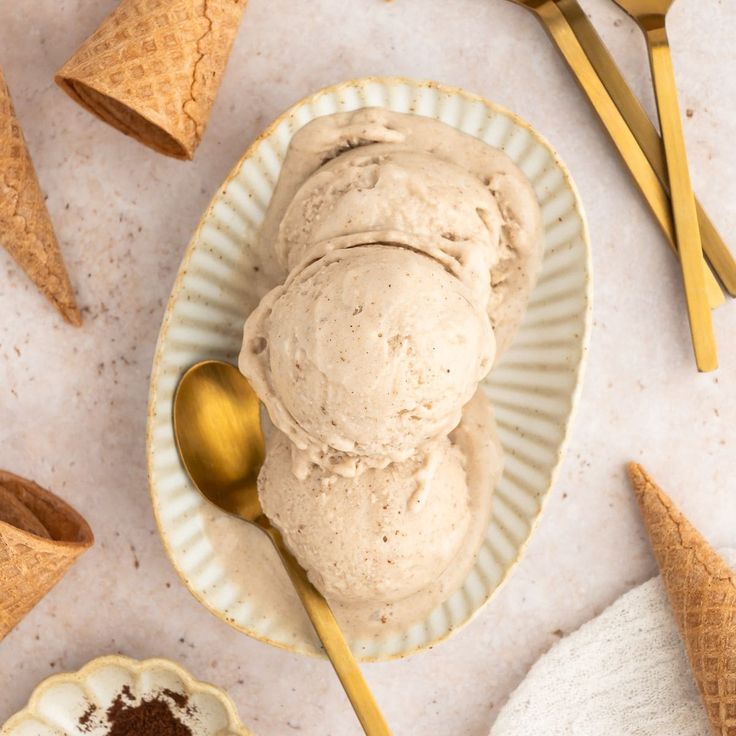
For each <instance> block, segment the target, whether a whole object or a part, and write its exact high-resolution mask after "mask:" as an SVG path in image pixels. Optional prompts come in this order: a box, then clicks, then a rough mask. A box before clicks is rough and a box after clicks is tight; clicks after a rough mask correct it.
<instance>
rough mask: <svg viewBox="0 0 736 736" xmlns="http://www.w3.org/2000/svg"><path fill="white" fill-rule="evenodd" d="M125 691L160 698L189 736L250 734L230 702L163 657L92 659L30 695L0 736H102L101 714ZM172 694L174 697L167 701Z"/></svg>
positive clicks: (132, 698) (133, 698)
mask: <svg viewBox="0 0 736 736" xmlns="http://www.w3.org/2000/svg"><path fill="white" fill-rule="evenodd" d="M124 689H125V696H124V697H125V702H127V703H130V704H132V705H137V704H139V703H140V702H141V700H142V699H144V698H145V699H150V698H155V697H157V696H161V697H164V698H166V702H167V703H168V704H169V707H170V709H171V711H172V713H174V715H175V716H176V717H177V718H178V719H179V720H180V721H181V722H182V723H183V724H184V725H186V726H188V727H189V728H190V730H191V731H192V735H193V736H253V735H252V733H251V732H250V731H248V729H246V728H245V727H244V726H243V725H242V724H241V723H240V720H239V718H238V714H237V713H236V711H235V707H234V706H233V704H232V702H231V701H230V698H228V696H227V695H226V694H225V693H224V692H223V691H222V690H219V689H218V688H216V687H214V686H213V685H208V684H206V683H204V682H198V681H197V680H195V679H194V678H193V677H192V676H191V675H190V674H189V673H188V672H186V671H185V670H183V669H182V668H181V667H179V665H177V664H175V663H174V662H170V661H169V660H166V659H147V660H145V661H144V662H137V661H136V660H134V659H129V658H128V657H120V656H111V657H101V658H100V659H95V660H93V661H92V662H90V663H89V664H87V665H86V666H85V667H83V668H82V669H81V670H80V671H79V672H74V673H66V674H60V675H54V676H53V677H50V678H49V679H48V680H44V681H43V682H42V683H41V684H40V685H39V686H38V687H37V688H36V689H35V690H34V692H33V695H32V696H31V700H30V702H29V703H28V706H27V707H26V708H25V710H22V711H21V712H20V713H17V714H16V715H14V716H13V717H12V718H11V719H10V720H9V721H8V722H7V723H6V724H5V725H4V726H3V727H2V729H0V734H1V735H2V736H80V735H81V734H84V735H86V736H102V734H106V733H108V731H109V727H110V724H109V722H107V718H106V715H105V714H106V713H107V710H108V708H110V706H111V705H112V704H113V703H114V702H115V700H116V698H117V697H118V696H119V695H120V694H121V693H122V692H123V691H124ZM172 696H173V697H172Z"/></svg>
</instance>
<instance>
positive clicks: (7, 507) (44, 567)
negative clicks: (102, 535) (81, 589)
mask: <svg viewBox="0 0 736 736" xmlns="http://www.w3.org/2000/svg"><path fill="white" fill-rule="evenodd" d="M9 499H12V500H9ZM93 541H94V537H93V536H92V530H91V529H90V528H89V525H88V524H87V522H86V521H85V520H84V519H83V518H82V517H81V516H80V515H79V514H78V513H77V512H76V511H75V510H74V509H73V508H71V507H70V506H68V505H67V504H66V503H64V502H63V501H62V500H61V499H60V498H58V497H56V496H55V495H54V494H53V493H50V492H49V491H46V490H44V489H43V488H41V486H39V485H37V484H36V483H33V482H32V481H29V480H25V479H24V478H20V477H18V476H17V475H13V474H12V473H8V472H6V471H4V470H0V640H2V639H3V638H4V637H5V636H6V635H7V634H8V633H9V632H10V631H11V629H12V628H13V627H14V626H15V625H16V624H17V623H18V622H19V621H20V620H21V619H22V618H23V617H24V616H25V615H26V614H27V613H28V612H29V611H30V610H31V609H32V608H33V607H34V606H35V605H36V603H38V602H39V601H40V600H41V598H43V597H44V596H45V595H46V593H48V592H49V590H51V588H53V587H54V585H56V583H57V582H59V580H60V579H61V578H62V577H63V576H64V573H66V571H67V570H68V569H69V568H70V567H71V566H72V564H73V563H74V562H75V561H76V559H77V558H78V557H79V556H80V555H81V554H82V553H83V552H84V551H85V550H87V549H89V547H91V546H92V543H93Z"/></svg>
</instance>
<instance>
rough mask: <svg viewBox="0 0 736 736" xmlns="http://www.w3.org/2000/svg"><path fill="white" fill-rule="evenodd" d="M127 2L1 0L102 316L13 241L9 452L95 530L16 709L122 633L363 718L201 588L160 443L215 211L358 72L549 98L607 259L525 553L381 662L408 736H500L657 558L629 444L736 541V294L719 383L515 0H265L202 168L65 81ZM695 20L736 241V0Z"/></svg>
mask: <svg viewBox="0 0 736 736" xmlns="http://www.w3.org/2000/svg"><path fill="white" fill-rule="evenodd" d="M583 4H584V5H585V8H586V10H588V11H589V13H590V14H591V16H592V19H593V21H594V22H595V24H596V26H597V28H599V30H600V32H601V34H602V35H603V36H604V38H605V40H606V41H607V42H608V43H609V44H610V46H611V48H612V50H613V51H614V53H615V55H616V58H617V59H618V60H619V62H620V63H621V65H622V67H623V69H624V71H625V73H626V76H627V78H628V79H629V80H630V82H631V83H632V85H633V87H634V88H635V90H636V91H637V92H638V93H639V94H640V95H641V96H642V98H643V99H644V100H645V101H646V104H647V107H648V108H649V109H650V110H653V97H652V92H651V87H650V82H649V76H648V69H647V62H646V52H645V48H644V43H643V40H642V37H641V35H640V34H639V32H638V31H637V30H636V28H635V27H634V25H633V24H632V23H631V22H630V21H629V20H628V18H626V17H625V16H624V15H623V14H622V13H621V12H620V11H619V10H618V9H617V8H616V7H615V6H614V5H613V3H612V2H611V1H610V0H583ZM114 6H115V0H32V1H31V2H2V3H0V65H2V67H3V69H4V72H5V75H6V78H7V81H8V84H9V85H10V88H11V90H12V92H13V95H14V98H15V103H16V108H17V112H18V115H19V117H20V120H21V122H22V124H23V127H24V129H25V133H26V137H27V139H28V143H29V146H30V149H31V151H32V154H33V158H34V160H35V164H36V168H37V170H38V174H39V177H40V179H41V182H42V185H43V187H44V189H45V191H46V192H47V193H48V206H49V209H50V211H51V214H52V217H53V220H54V222H55V224H56V227H57V231H58V234H59V237H60V240H61V242H62V244H63V249H64V253H65V257H66V259H67V264H68V267H69V270H70V273H71V276H72V280H73V282H74V284H75V287H76V288H77V291H78V295H79V301H80V304H81V305H82V306H83V308H84V317H85V323H84V327H83V328H82V329H81V330H75V329H73V328H70V327H66V326H65V325H63V324H62V323H61V321H60V320H59V319H58V318H57V316H56V314H55V313H54V312H53V311H52V309H51V308H49V307H47V305H46V303H45V302H44V301H43V300H42V298H41V297H40V296H38V295H37V293H36V292H35V290H34V289H33V288H32V287H31V286H30V285H29V283H28V282H27V280H26V279H25V278H24V277H23V276H22V274H21V273H20V272H19V271H18V269H17V268H16V267H15V266H14V264H13V263H12V262H11V260H10V258H9V257H8V256H7V255H6V254H5V253H4V252H1V251H0V467H2V468H7V469H8V470H11V471H13V472H16V473H19V474H22V475H25V476H28V477H31V478H33V479H35V480H36V481H38V482H39V483H41V484H42V485H45V486H46V487H48V488H50V489H52V490H54V491H55V492H57V493H59V494H60V495H62V496H63V497H64V498H65V499H66V500H68V501H70V502H71V503H72V504H73V505H75V506H76V507H77V508H78V509H79V510H80V511H82V512H83V513H84V515H85V516H86V517H87V519H88V520H89V522H90V524H91V525H92V527H93V528H94V531H95V534H96V536H97V544H96V546H95V547H94V549H93V550H92V551H90V552H89V553H88V554H86V555H85V556H84V557H83V558H82V559H81V560H80V562H79V563H78V564H77V565H76V566H75V567H74V568H73V570H72V571H71V572H70V573H69V574H68V575H67V577H66V578H65V579H64V580H63V581H62V583H61V584H60V585H59V586H58V587H57V588H56V589H55V590H54V591H53V593H52V594H51V595H49V596H48V597H47V598H46V599H45V600H43V601H42V603H41V604H40V605H39V606H38V607H37V608H36V609H35V610H34V611H33V612H32V613H31V615H29V616H28V617H27V618H26V619H25V620H24V621H23V622H22V624H21V625H20V626H19V627H18V628H17V629H16V630H15V631H14V632H13V633H12V634H11V635H10V636H9V637H8V638H7V639H6V640H5V641H3V642H2V643H0V722H3V721H4V720H5V719H6V718H7V717H8V716H10V715H11V714H12V713H13V712H15V711H16V710H18V709H20V708H21V707H22V706H23V705H24V704H25V702H26V700H27V699H28V696H29V695H30V693H31V691H32V689H33V688H34V686H35V685H36V684H37V683H38V682H39V681H40V680H41V679H43V678H45V677H47V676H48V675H50V674H52V673H55V672H59V671H65V670H73V669H77V668H79V667H80V666H81V665H83V664H84V663H85V662H87V661H88V660H89V659H92V658H93V657H96V656H99V655H102V654H108V653H114V652H121V653H124V654H127V655H130V656H133V657H138V658H144V657H148V656H154V655H160V656H165V657H170V658H171V659H174V660H177V661H178V662H180V663H181V664H183V665H184V666H185V667H187V668H188V669H190V670H191V671H192V672H193V674H194V675H196V676H197V677H199V678H201V679H205V680H209V681H212V682H215V683H217V684H219V685H220V686H222V687H223V688H225V689H226V690H227V691H228V692H229V693H230V695H231V696H232V697H233V699H234V701H235V703H236V705H237V707H238V709H239V711H240V713H241V715H242V717H243V720H244V721H245V723H246V724H247V725H248V726H249V727H251V728H252V729H253V730H254V731H256V732H257V733H258V734H259V735H260V736H290V735H291V734H303V735H304V736H352V735H353V734H358V733H360V731H359V728H358V726H357V724H356V721H355V720H354V717H353V715H352V713H351V711H350V709H349V707H348V704H347V701H346V699H345V697H344V696H343V694H342V691H341V689H340V686H339V684H338V682H337V680H336V678H335V677H334V675H333V672H332V670H331V668H330V666H329V664H327V663H326V662H323V661H318V660H314V659H308V658H303V657H299V656H296V655H292V654H289V653H286V652H283V651H280V650H277V649H274V648H271V647H269V646H267V645H265V644H261V643H259V642H257V641H254V640H251V639H249V638H248V637H246V636H244V635H241V634H238V633H237V632H236V631H234V630H233V629H231V628H229V627H228V626H227V625H225V624H224V623H221V622H220V621H218V620H217V619H216V618H214V617H213V616H211V615H210V614H209V613H207V611H205V610H204V608H202V607H201V606H200V605H199V604H198V603H197V602H196V601H195V600H194V598H193V597H192V596H191V595H190V594H189V593H188V592H187V590H186V589H185V588H184V586H183V585H182V584H181V582H180V581H179V579H178V577H177V575H176V573H175V572H174V570H173V568H172V566H171V564H170V563H169V561H168V560H167V558H166V556H165V554H164V551H163V548H162V545H161V543H160V541H159V538H158V535H157V533H156V527H155V525H154V520H153V515H152V512H151V507H150V503H149V498H148V490H147V481H146V464H145V453H144V434H145V420H146V400H147V390H148V378H149V369H150V365H151V359H152V356H153V350H154V344H155V341H156V336H157V333H158V328H159V323H160V320H161V317H162V314H163V310H164V304H165V303H166V299H167V297H168V294H169V290H170V288H171V285H172V283H173V280H174V275H175V273H176V270H177V267H178V265H179V260H180V257H181V254H182V252H183V250H184V248H185V246H186V244H187V242H188V240H189V237H190V235H191V233H192V231H193V229H194V227H195V225H196V223H197V221H198V219H199V217H200V215H201V213H202V211H203V210H204V208H205V206H206V205H207V203H208V201H209V199H210V197H211V195H212V194H213V193H214V191H215V189H216V188H217V187H218V186H219V184H220V183H221V181H222V180H223V178H224V177H225V175H226V174H227V172H228V170H229V169H230V168H231V166H232V165H233V164H234V162H235V161H236V160H237V159H238V158H239V156H240V155H241V153H242V152H243V151H244V149H245V148H246V146H247V145H248V143H249V142H250V141H251V140H252V139H253V138H254V137H255V136H256V135H257V134H258V132H259V131H260V130H261V129H262V128H263V127H264V126H265V125H266V124H267V123H268V122H269V121H270V120H271V119H272V118H274V117H275V116H276V115H277V114H278V113H279V112H280V111H282V110H283V109H284V108H285V107H287V106H288V105H290V104H291V103H292V102H294V101H295V100H297V99H298V98H300V97H302V96H303V95H305V94H308V93H310V92H312V91H314V90H316V89H318V88H320V87H322V86H324V85H328V84H332V83H334V82H338V81H341V80H343V79H347V78H352V77H358V76H364V75H371V74H386V75H396V74H398V75H407V76H413V77H418V78H432V79H436V80H439V81H442V82H446V83H449V84H453V85H459V86H461V87H465V88H467V89H469V90H471V91H474V92H478V93H480V94H482V95H484V96H486V97H488V98H490V99H491V100H493V101H494V102H497V103H500V104H501V105H504V106H506V107H508V108H510V109H511V110H514V111H515V112H517V113H518V114H520V115H521V116H522V117H524V118H526V120H528V121H529V122H530V123H531V124H532V125H534V126H535V127H536V128H537V129H538V130H539V131H540V132H541V133H542V134H543V135H545V136H546V137H547V138H548V139H549V140H550V141H551V142H552V144H553V145H554V146H555V147H556V149H557V150H558V151H559V153H560V156H561V157H562V158H563V160H564V161H565V162H566V163H567V165H568V166H569V167H570V169H571V171H572V174H573V176H574V178H575V181H576V182H577V185H578V187H579V189H580V192H581V194H582V198H583V202H584V205H585V207H586V210H587V215H588V219H589V223H590V232H591V239H592V245H593V261H594V271H595V296H594V328H593V335H592V344H591V349H590V356H589V362H588V368H587V373H586V378H585V383H584V387H583V393H582V397H581V405H580V410H579V412H578V414H577V418H576V421H575V422H574V427H573V431H572V436H571V438H570V444H569V449H568V453H567V456H566V459H565V461H564V466H563V468H562V472H561V473H560V475H559V478H558V481H557V483H556V484H555V487H554V488H553V490H552V492H551V499H550V503H549V505H548V506H547V509H546V512H545V514H544V516H543V518H542V521H541V524H540V525H539V527H538V530H537V531H536V533H535V534H534V536H533V539H532V541H531V545H530V547H529V549H528V551H527V553H526V555H525V556H524V558H523V560H522V562H521V564H520V565H519V566H518V568H517V569H516V571H515V573H514V574H513V576H512V577H511V579H510V580H509V582H508V584H507V585H506V586H505V587H504V589H503V590H502V591H501V592H500V594H499V595H498V596H497V597H496V598H495V599H494V600H493V602H492V603H491V604H490V605H489V606H488V607H487V608H486V609H485V610H484V611H483V612H482V614H481V615H480V616H479V617H478V618H477V619H476V620H475V621H474V622H473V623H472V624H471V625H469V626H468V627H467V628H466V629H464V630H463V631H462V632H460V633H459V634H458V635H457V636H456V637H454V638H453V639H451V640H450V641H449V642H446V643H444V644H441V645H439V646H437V647H436V648H435V649H434V650H432V651H429V652H426V653H424V654H419V655H416V656H414V657H412V658H410V659H407V660H403V661H399V662H393V663H387V664H377V665H369V666H366V667H365V672H366V676H367V679H368V681H369V682H370V684H371V686H372V687H373V688H374V690H375V694H376V697H377V699H378V701H379V702H380V704H381V705H382V707H383V709H384V711H385V714H386V717H387V719H388V721H389V722H390V723H391V725H392V727H393V730H394V733H395V734H396V736H418V735H420V734H432V736H485V734H487V733H488V730H489V728H490V726H491V723H492V722H493V718H494V714H495V713H496V712H497V710H498V708H499V707H500V706H501V705H502V704H503V702H504V701H505V699H506V698H507V697H508V695H509V693H510V691H511V690H512V689H513V688H514V687H515V686H516V685H517V684H518V683H519V682H520V680H521V679H522V678H523V676H524V674H525V673H526V672H527V670H528V668H529V667H530V666H531V664H532V663H533V662H534V660H535V659H536V658H537V657H538V656H539V655H540V654H541V653H542V652H544V651H545V650H546V649H547V648H548V647H549V646H550V645H551V644H553V643H554V642H555V640H556V639H557V638H558V637H559V636H561V635H563V634H564V633H565V632H568V631H571V630H573V629H575V628H576V627H578V626H579V625H580V624H581V623H583V622H584V621H586V620H587V619H589V618H590V617H591V616H593V615H594V614H595V613H597V612H599V611H601V610H602V609H603V608H604V607H606V606H607V605H608V604H609V603H611V602H612V601H613V600H614V599H615V598H616V597H617V596H618V595H620V594H621V593H622V592H624V591H626V590H628V589H629V588H631V587H632V586H633V585H635V584H636V583H638V582H641V581H643V580H645V579H646V578H648V577H649V576H650V575H651V574H652V573H653V572H654V569H655V567H654V562H653V559H652V557H651V556H650V553H649V549H648V547H647V544H646V541H645V536H644V530H643V528H642V526H641V524H640V522H639V520H638V517H637V513H636V510H635V507H634V503H633V498H632V494H631V493H630V490H629V487H628V484H627V482H626V481H625V477H624V463H625V462H626V461H627V460H630V459H639V460H642V461H643V462H644V463H645V464H646V466H647V468H648V469H649V470H650V471H651V472H652V473H653V475H654V476H655V477H656V478H657V479H658V480H659V481H660V482H661V484H662V485H663V486H664V487H665V488H666V489H668V490H669V491H670V492H671V494H672V495H673V496H674V497H675V499H676V500H677V501H678V502H679V503H680V504H681V506H682V508H683V510H684V511H685V512H686V513H687V514H688V515H689V516H690V518H691V519H692V520H693V522H694V523H695V524H696V525H697V526H698V527H700V529H702V531H703V532H704V534H705V535H706V536H707V537H708V538H709V539H710V540H711V541H712V542H713V543H715V544H720V545H728V544H730V545H731V546H733V545H734V544H735V543H736V480H735V479H734V478H733V473H734V469H735V468H736V465H735V464H734V446H735V445H736V390H734V387H733V383H734V379H736V340H735V339H734V334H736V304H734V303H729V304H727V305H726V306H725V307H724V308H722V309H720V310H719V311H718V312H717V314H716V316H715V325H716V329H717V332H718V336H719V339H720V342H719V344H720V358H721V366H722V367H721V369H720V371H719V372H718V373H715V374H710V375H698V374H697V373H696V372H695V370H694V367H693V361H692V357H691V351H690V347H689V342H688V328H687V322H686V318H685V310H684V304H683V298H682V293H681V288H680V284H679V276H678V270H677V266H676V263H675V260H674V259H673V258H672V256H671V255H670V253H669V252H668V251H667V249H666V247H665V245H664V241H663V239H662V237H661V236H660V234H659V232H658V231H657V229H656V227H655V225H654V224H653V220H652V217H651V216H650V214H649V212H648V210H647V209H646V206H645V204H644V203H643V201H642V199H641V198H640V196H639V195H638V193H637V191H636V190H635V188H634V186H633V185H632V183H631V181H630V179H629V176H628V174H627V172H626V170H625V169H624V167H623V165H622V164H621V163H620V161H619V159H618V157H617V155H616V153H615V151H614V148H613V146H612V145H611V143H610V142H609V141H608V139H607V138H606V136H605V135H604V133H603V132H602V128H601V126H600V125H599V124H598V122H597V119H596V118H595V117H594V114H593V113H592V112H591V110H590V108H589V107H588V104H587V102H586V100H585V99H584V98H583V96H582V94H581V93H580V92H579V91H578V89H577V87H576V85H575V83H574V82H573V80H572V77H571V76H570V74H569V73H568V71H567V68H566V67H565V66H564V64H563V63H562V61H561V60H560V58H559V57H558V55H557V53H556V51H555V50H554V49H553V48H552V46H551V45H550V43H549V42H548V41H547V39H546V36H545V35H544V33H543V31H542V30H541V28H540V27H539V26H538V24H537V22H536V21H535V20H534V18H533V17H532V16H531V15H530V14H529V13H527V12H526V11H525V10H523V9H522V8H519V7H517V6H514V5H512V4H511V3H510V2H507V1H506V0H452V2H440V1H439V0H394V1H393V2H385V1H384V0H353V1H352V2H349V3H348V2H344V1H343V0H311V1H310V2H306V1H303V0H302V1H296V0H250V6H249V7H248V9H247V11H246V14H245V17H244V21H243V26H242V28H241V32H240V35H239V36H238V39H237V42H236V45H235V48H234V51H233V54H232V57H231V59H230V64H229V66H228V69H227V73H226V76H225V79H224V82H223V85H222V88H221V91H220V94H219V97H218V99H217V103H216V105H215V108H214V110H213V113H212V116H211V119H210V124H209V128H208V130H207V134H206V137H205V140H204V142H203V144H202V145H201V147H200V148H199V150H198V152H197V154H196V157H195V159H194V161H193V162H189V163H182V162H178V161H173V160H170V159H167V158H165V157H163V156H161V155H158V154H156V153H153V152H151V151H149V150H148V149H146V148H144V147H143V146H141V145H140V144H138V143H136V142H134V141H133V140H131V139H129V138H125V137H124V136H122V135H121V134H120V133H118V132H117V131H115V130H113V129H112V128H110V127H108V126H106V125H104V124H102V123H100V122H99V121H98V120H97V119H95V118H93V117H92V116H91V115H89V114H88V113H87V112H85V111H84V110H82V109H81V108H80V107H78V106H77V105H76V104H74V103H73V102H72V101H71V100H70V99H69V98H67V96H66V95H65V94H64V93H62V92H61V91H60V90H59V89H58V88H57V87H56V86H55V85H54V83H53V74H54V72H55V71H56V70H57V69H58V68H59V67H60V66H61V64H62V63H63V62H64V61H65V60H66V59H67V58H68V57H69V55H70V54H71V53H72V52H73V51H74V50H75V48H76V47H77V46H78V45H79V43H80V42H81V41H82V40H83V39H84V38H86V36H88V35H89V34H90V33H91V32H92V31H93V30H94V29H95V27H96V26H97V24H98V23H99V22H100V21H101V20H102V18H103V17H104V16H105V15H106V14H107V13H108V12H109V11H110V10H111V9H112V8H113V7H114ZM671 38H672V41H673V43H674V45H675V64H676V68H677V74H678V82H679V88H680V93H681V102H682V106H683V111H685V110H686V111H687V117H686V118H685V131H686V136H687V143H688V150H689V153H690V161H691V167H692V172H693V178H694V181H695V184H696V188H697V191H698V193H699V195H700V197H701V199H702V201H703V202H704V203H705V204H706V206H707V209H708V210H709V212H710V214H711V215H712V218H713V220H714V221H715V222H716V223H717V224H718V226H719V228H720V229H721V231H722V232H723V233H724V234H725V236H726V240H727V241H729V242H730V244H731V245H732V246H733V247H736V207H734V205H733V203H734V202H735V201H736V176H735V175H734V171H735V170H736V146H735V145H734V141H736V44H734V38H736V6H735V5H734V4H733V3H731V2H727V0H716V1H714V2H707V3H706V2H701V1H700V0H680V2H678V3H677V4H676V5H675V7H674V10H673V11H672V17H671Z"/></svg>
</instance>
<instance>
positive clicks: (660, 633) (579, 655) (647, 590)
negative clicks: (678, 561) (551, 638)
mask: <svg viewBox="0 0 736 736" xmlns="http://www.w3.org/2000/svg"><path fill="white" fill-rule="evenodd" d="M723 556H724V558H725V559H726V560H727V561H728V562H729V564H731V565H732V566H734V565H736V550H725V551H723ZM710 733H711V732H710V727H709V725H708V719H707V717H706V715H705V711H704V710H703V706H702V704H701V700H700V695H699V693H698V691H697V688H696V686H695V681H694V680H693V676H692V674H691V672H690V667H689V665H688V661H687V657H686V656H685V649H684V647H683V644H682V641H681V639H680V633H679V631H678V629H677V624H676V623H675V619H674V617H673V616H672V613H671V611H670V607H669V603H668V601H667V594H666V592H665V590H664V586H663V584H662V581H661V580H660V578H659V577H656V578H653V579H652V580H650V581H648V582H646V583H644V584H643V585H640V586H639V587H637V588H634V589H633V590H631V591H629V592H628V593H626V594H625V595H623V596H621V598H619V599H618V600H617V601H616V602H615V603H613V604H612V605H611V606H610V607H609V608H607V609H606V610H605V611H604V612H603V613H602V614H601V615H600V616H598V617H597V618H594V619H593V620H592V621H589V622H588V623H586V624H584V625H583V626H582V627H581V628H580V629H578V630H577V631H576V632H574V633H573V634H570V635H569V636H566V637H565V638H564V639H562V640H561V641H560V642H559V643H557V644H556V645H555V646H554V647H552V649H550V650H549V651H548V652H547V653H546V654H544V655H543V656H542V657H541V658H540V659H539V660H538V661H537V663H536V664H535V665H534V666H533V667H532V669H531V670H530V672H529V674H528V675H527V676H526V679H525V680H524V681H523V682H522V683H521V685H519V687H518V688H517V689H516V690H515V691H514V693H513V694H512V695H511V697H510V698H509V701H508V703H507V704H506V705H505V706H504V708H503V709H502V710H501V713H500V715H499V717H498V719H497V720H496V723H495V724H494V726H493V728H492V729H491V736H517V734H518V736H537V734H538V735H539V736H710Z"/></svg>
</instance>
